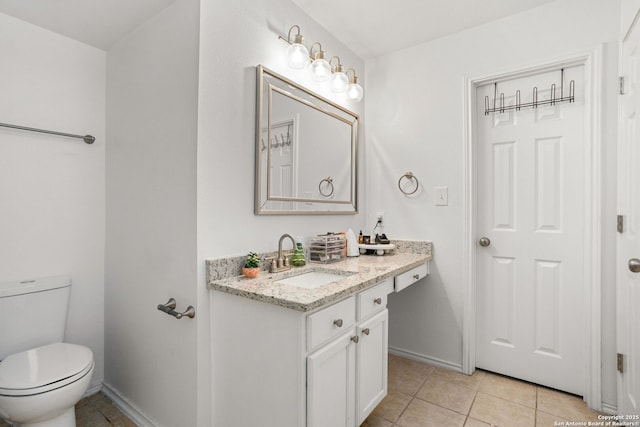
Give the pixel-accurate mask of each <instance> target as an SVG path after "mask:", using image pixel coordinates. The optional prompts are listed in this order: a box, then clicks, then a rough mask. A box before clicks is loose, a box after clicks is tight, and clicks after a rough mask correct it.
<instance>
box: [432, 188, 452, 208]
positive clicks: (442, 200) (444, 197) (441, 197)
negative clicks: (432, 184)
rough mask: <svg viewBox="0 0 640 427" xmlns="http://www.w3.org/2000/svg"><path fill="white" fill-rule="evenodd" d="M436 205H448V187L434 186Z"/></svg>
mask: <svg viewBox="0 0 640 427" xmlns="http://www.w3.org/2000/svg"><path fill="white" fill-rule="evenodd" d="M435 194H436V206H449V188H448V187H436V188H435Z"/></svg>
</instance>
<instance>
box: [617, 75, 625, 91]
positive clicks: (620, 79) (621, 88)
mask: <svg viewBox="0 0 640 427" xmlns="http://www.w3.org/2000/svg"><path fill="white" fill-rule="evenodd" d="M618 89H619V93H620V95H624V76H620V77H618Z"/></svg>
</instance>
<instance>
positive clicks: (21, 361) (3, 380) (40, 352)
mask: <svg viewBox="0 0 640 427" xmlns="http://www.w3.org/2000/svg"><path fill="white" fill-rule="evenodd" d="M92 368H93V353H92V352H91V350H90V349H88V348H87V347H83V346H80V345H76V344H68V343H54V344H48V345H45V346H42V347H37V348H34V349H31V350H27V351H23V352H21V353H16V354H12V355H10V356H8V357H7V358H5V359H4V360H3V361H2V362H0V396H31V395H34V394H41V393H46V392H48V391H51V390H55V389H57V388H61V387H64V386H66V385H69V384H71V383H73V382H75V381H78V380H79V379H81V378H82V377H84V376H85V375H87V373H89V372H90V371H91V370H92Z"/></svg>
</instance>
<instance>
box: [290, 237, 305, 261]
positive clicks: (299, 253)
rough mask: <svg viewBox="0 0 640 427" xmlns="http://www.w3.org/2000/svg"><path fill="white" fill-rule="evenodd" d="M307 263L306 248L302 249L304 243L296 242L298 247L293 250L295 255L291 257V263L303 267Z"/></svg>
mask: <svg viewBox="0 0 640 427" xmlns="http://www.w3.org/2000/svg"><path fill="white" fill-rule="evenodd" d="M306 263H307V260H306V259H305V258H304V250H303V249H302V243H300V242H298V243H296V249H295V250H294V251H293V256H292V257H291V265H293V266H294V267H302V266H303V265H305V264H306Z"/></svg>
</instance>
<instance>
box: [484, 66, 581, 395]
mask: <svg viewBox="0 0 640 427" xmlns="http://www.w3.org/2000/svg"><path fill="white" fill-rule="evenodd" d="M564 78H565V81H564V93H563V94H564V95H565V96H567V95H568V86H569V81H570V80H574V81H575V88H576V92H575V93H576V102H574V103H566V104H565V103H562V104H557V105H555V106H541V107H539V108H536V109H522V110H520V111H515V110H507V111H505V112H504V113H491V114H490V115H488V116H485V115H484V107H485V106H484V99H485V96H489V97H490V99H491V102H490V104H491V106H493V97H494V85H493V84H488V85H485V86H481V87H479V88H477V92H476V95H477V96H476V99H477V105H476V123H477V126H476V129H477V135H476V138H475V140H476V141H477V143H478V147H477V153H478V157H477V159H478V160H477V161H478V165H477V170H478V175H477V176H478V182H477V215H478V218H477V233H478V235H477V238H478V239H480V238H481V237H486V238H487V239H488V240H489V241H490V244H489V245H488V246H478V248H477V251H476V253H477V259H476V268H477V272H476V274H477V276H476V283H477V290H476V294H477V307H476V309H477V319H476V320H477V331H476V366H477V367H479V368H482V369H486V370H490V371H494V372H499V373H502V374H505V375H509V376H512V377H516V378H521V379H524V380H527V381H531V382H534V383H538V384H542V385H546V386H550V387H553V388H557V389H562V390H566V391H569V392H571V393H576V394H580V395H582V394H583V392H584V360H583V353H584V352H585V351H586V347H585V343H584V336H585V332H584V331H585V326H584V319H585V316H584V310H585V308H584V307H583V301H584V289H585V286H586V284H585V283H584V272H583V270H584V267H585V266H584V265H583V264H584V262H583V259H584V242H583V236H584V228H583V227H584V224H585V222H584V212H585V209H586V207H585V197H584V195H585V186H586V183H585V179H584V177H585V173H584V172H585V171H584V164H585V161H584V158H585V157H584V156H585V150H584V147H583V145H584V129H585V123H584V97H583V93H584V80H585V79H584V67H583V66H574V67H571V68H568V69H565V70H564ZM552 83H556V85H557V88H556V97H560V96H561V93H560V70H557V71H553V72H546V73H540V74H536V75H533V76H529V77H522V78H518V79H514V80H510V81H504V82H500V83H499V84H498V90H499V92H504V93H505V105H508V104H513V103H514V102H515V92H516V90H518V89H519V90H520V91H521V102H523V103H524V102H529V101H531V98H532V94H531V91H532V88H533V87H537V88H538V99H539V100H544V99H548V98H549V96H550V87H551V85H552Z"/></svg>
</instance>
